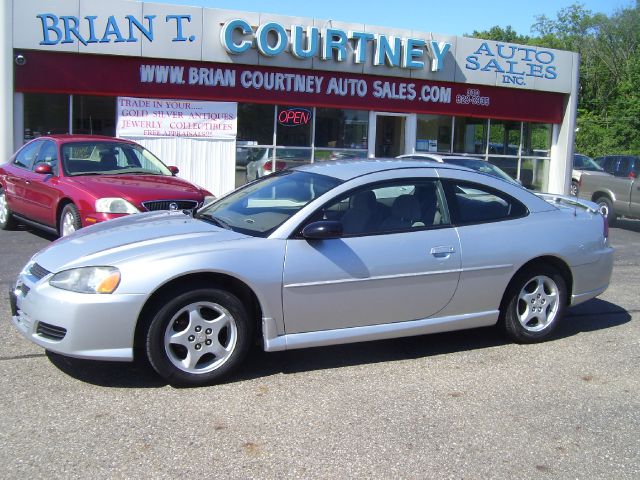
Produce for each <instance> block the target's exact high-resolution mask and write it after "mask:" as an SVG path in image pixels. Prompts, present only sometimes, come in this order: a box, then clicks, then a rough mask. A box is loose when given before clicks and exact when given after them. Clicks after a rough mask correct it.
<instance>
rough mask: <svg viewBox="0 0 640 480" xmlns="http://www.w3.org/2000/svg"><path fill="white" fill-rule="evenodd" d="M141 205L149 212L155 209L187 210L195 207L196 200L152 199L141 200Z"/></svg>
mask: <svg viewBox="0 0 640 480" xmlns="http://www.w3.org/2000/svg"><path fill="white" fill-rule="evenodd" d="M142 206H143V207H144V208H146V209H147V210H148V211H150V212H153V211H156V210H189V209H192V208H196V207H197V206H198V202H196V201H195V200H153V201H150V202H142Z"/></svg>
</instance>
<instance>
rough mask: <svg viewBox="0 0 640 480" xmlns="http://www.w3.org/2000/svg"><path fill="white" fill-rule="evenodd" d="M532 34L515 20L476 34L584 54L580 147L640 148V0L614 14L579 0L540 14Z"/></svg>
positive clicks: (594, 151)
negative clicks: (519, 29) (515, 24)
mask: <svg viewBox="0 0 640 480" xmlns="http://www.w3.org/2000/svg"><path fill="white" fill-rule="evenodd" d="M531 31H532V32H533V35H532V36H531V37H528V36H523V35H519V34H517V33H516V32H515V31H514V30H513V29H512V28H511V26H507V27H506V28H504V29H503V28H501V27H499V26H495V27H492V28H491V29H490V30H488V31H485V32H477V31H474V32H473V34H472V35H471V36H473V37H478V38H485V39H489V40H495V41H503V42H511V43H525V44H529V45H537V46H541V47H545V48H555V49H559V50H569V51H573V52H578V53H579V54H580V60H581V63H580V93H579V96H578V120H577V127H578V131H577V134H576V151H577V152H580V153H584V154H586V155H590V156H599V155H604V154H608V153H632V154H640V0H636V4H635V6H632V7H628V8H624V9H621V10H619V11H617V12H615V13H614V14H613V15H611V16H610V17H608V16H606V15H604V14H601V13H595V14H594V13H593V12H591V11H590V10H588V9H586V8H585V7H584V5H582V4H580V3H576V4H573V5H570V6H569V7H566V8H563V9H561V10H559V11H558V13H557V14H556V18H549V17H547V16H546V15H540V16H539V17H537V18H536V22H535V23H534V25H532V27H531Z"/></svg>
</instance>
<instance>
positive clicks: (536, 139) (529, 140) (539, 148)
mask: <svg viewBox="0 0 640 480" xmlns="http://www.w3.org/2000/svg"><path fill="white" fill-rule="evenodd" d="M523 132H524V133H523V137H524V138H523V142H522V155H523V156H525V157H529V156H532V157H549V156H550V154H551V134H552V132H553V126H552V125H551V124H549V123H525V124H523Z"/></svg>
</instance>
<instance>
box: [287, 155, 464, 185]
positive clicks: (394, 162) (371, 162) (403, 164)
mask: <svg viewBox="0 0 640 480" xmlns="http://www.w3.org/2000/svg"><path fill="white" fill-rule="evenodd" d="M400 168H437V169H450V170H467V169H465V168H464V167H458V166H457V165H446V164H442V163H436V162H428V161H424V160H405V159H401V158H372V159H366V160H365V159H362V160H334V161H329V162H315V163H309V164H306V165H302V166H299V167H296V168H294V170H299V171H305V172H310V173H317V174H320V175H327V176H329V177H334V178H338V179H340V180H343V181H346V180H351V179H352V178H356V177H360V176H362V175H368V174H370V173H376V172H382V171H385V170H395V169H400Z"/></svg>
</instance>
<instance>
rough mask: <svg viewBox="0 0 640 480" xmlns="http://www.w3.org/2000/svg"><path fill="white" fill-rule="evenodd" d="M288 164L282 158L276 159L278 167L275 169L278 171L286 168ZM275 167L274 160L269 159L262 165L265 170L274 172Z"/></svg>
mask: <svg viewBox="0 0 640 480" xmlns="http://www.w3.org/2000/svg"><path fill="white" fill-rule="evenodd" d="M286 166H287V164H286V163H285V162H282V161H280V160H276V169H275V171H276V172H277V171H278V170H284V169H285V168H286ZM272 168H273V162H272V161H271V160H269V161H268V162H267V163H265V164H264V165H263V167H262V169H263V170H264V171H265V172H273V171H274V170H273V169H272Z"/></svg>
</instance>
